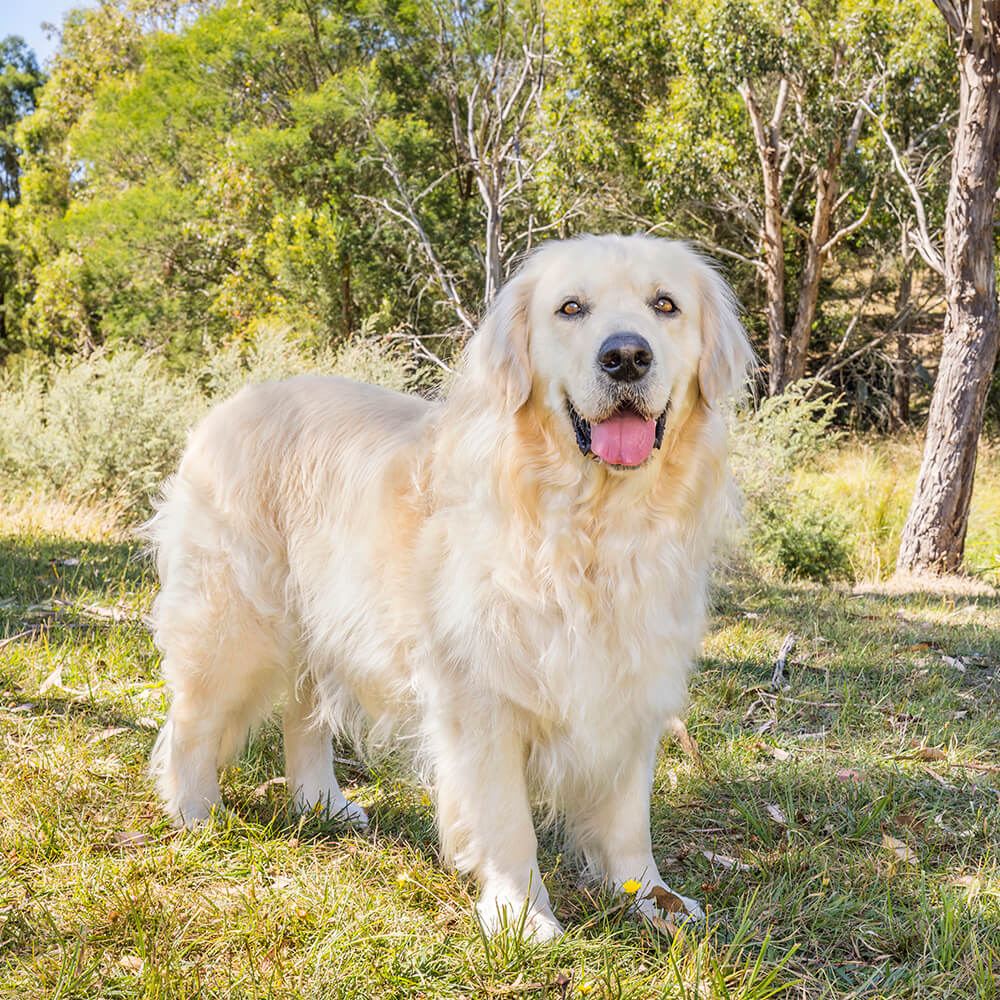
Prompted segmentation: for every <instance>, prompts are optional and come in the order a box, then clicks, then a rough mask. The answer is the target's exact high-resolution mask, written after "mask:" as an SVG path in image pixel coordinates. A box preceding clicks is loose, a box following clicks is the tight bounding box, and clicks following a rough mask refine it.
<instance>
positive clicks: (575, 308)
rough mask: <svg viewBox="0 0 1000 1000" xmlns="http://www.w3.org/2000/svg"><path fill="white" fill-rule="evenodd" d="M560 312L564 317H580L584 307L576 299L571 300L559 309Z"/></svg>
mask: <svg viewBox="0 0 1000 1000" xmlns="http://www.w3.org/2000/svg"><path fill="white" fill-rule="evenodd" d="M559 312H560V313H561V314H562V315H563V316H579V315H580V313H582V312H583V306H582V305H580V303H579V302H577V301H576V299H570V300H569V301H568V302H564V303H563V304H562V305H561V306H560V307H559Z"/></svg>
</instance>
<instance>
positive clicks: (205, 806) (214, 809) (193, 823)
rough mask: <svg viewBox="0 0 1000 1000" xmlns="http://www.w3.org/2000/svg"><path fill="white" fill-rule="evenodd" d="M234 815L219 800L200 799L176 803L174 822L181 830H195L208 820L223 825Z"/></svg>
mask: <svg viewBox="0 0 1000 1000" xmlns="http://www.w3.org/2000/svg"><path fill="white" fill-rule="evenodd" d="M234 816H235V814H234V813H233V812H231V811H230V810H229V809H227V808H226V807H225V806H224V805H223V804H222V803H221V802H213V803H208V802H206V801H205V800H204V799H201V800H196V801H192V802H189V803H184V804H181V805H178V806H177V809H176V814H175V817H174V823H175V825H176V826H178V827H179V828H180V829H182V830H197V829H198V828H199V827H201V826H204V825H205V824H206V823H208V822H210V821H211V822H213V823H221V824H223V825H224V824H226V823H228V822H229V821H230V820H231V819H233V818H234Z"/></svg>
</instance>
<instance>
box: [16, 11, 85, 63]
mask: <svg viewBox="0 0 1000 1000" xmlns="http://www.w3.org/2000/svg"><path fill="white" fill-rule="evenodd" d="M92 5H93V4H92V3H91V2H88V0H0V38H5V37H6V36H7V35H20V36H21V37H22V38H23V39H24V40H25V41H26V42H27V43H28V47H29V48H31V49H33V50H34V53H35V55H36V56H37V57H38V61H39V63H41V64H44V63H45V62H46V61H47V60H48V59H49V58H50V57H51V55H52V53H53V52H55V50H56V46H57V45H58V42H59V39H58V36H54V37H52V38H46V37H45V32H43V31H42V22H43V21H48V22H50V23H51V24H54V25H56V26H57V27H58V26H59V25H60V24H62V19H63V15H64V14H65V13H66V12H67V11H68V10H72V9H73V8H74V7H90V6H92Z"/></svg>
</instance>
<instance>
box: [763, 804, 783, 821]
mask: <svg viewBox="0 0 1000 1000" xmlns="http://www.w3.org/2000/svg"><path fill="white" fill-rule="evenodd" d="M764 808H765V809H766V810H767V814H768V816H770V817H771V819H773V820H774V822H775V823H777V824H778V826H788V820H787V819H785V814H784V813H783V812H782V811H781V806H775V805H770V804H769V805H766V806H764Z"/></svg>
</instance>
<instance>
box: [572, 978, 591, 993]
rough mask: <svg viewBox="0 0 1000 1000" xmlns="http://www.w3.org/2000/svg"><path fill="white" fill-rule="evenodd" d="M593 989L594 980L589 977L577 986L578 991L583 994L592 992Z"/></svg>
mask: <svg viewBox="0 0 1000 1000" xmlns="http://www.w3.org/2000/svg"><path fill="white" fill-rule="evenodd" d="M593 989H594V980H593V979H587V980H585V981H584V982H582V983H580V985H579V986H577V988H576V992H577V993H579V994H580V995H581V996H586V995H587V994H588V993H591V992H592V991H593Z"/></svg>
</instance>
